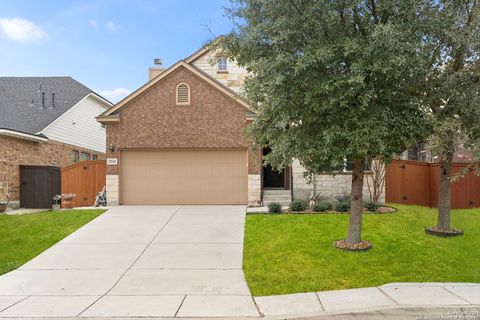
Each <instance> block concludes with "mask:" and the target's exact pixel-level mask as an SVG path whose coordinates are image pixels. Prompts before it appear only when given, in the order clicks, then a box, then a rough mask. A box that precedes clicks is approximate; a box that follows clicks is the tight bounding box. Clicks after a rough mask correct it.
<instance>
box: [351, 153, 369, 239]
mask: <svg viewBox="0 0 480 320" xmlns="http://www.w3.org/2000/svg"><path fill="white" fill-rule="evenodd" d="M364 169H365V160H363V159H356V160H355V161H354V162H353V172H352V192H351V198H352V204H351V206H350V220H349V226H348V235H347V243H348V244H355V243H359V242H360V241H362V212H363V203H362V202H363V201H362V200H363V176H364Z"/></svg>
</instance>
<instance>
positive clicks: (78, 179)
mask: <svg viewBox="0 0 480 320" xmlns="http://www.w3.org/2000/svg"><path fill="white" fill-rule="evenodd" d="M106 169H107V165H106V162H105V160H89V161H82V162H80V163H76V164H72V165H70V166H68V167H64V168H62V194H75V198H74V201H73V202H74V206H75V207H85V206H92V205H93V204H94V203H95V196H96V194H97V193H98V192H101V191H102V189H103V187H104V186H105V179H106V176H105V175H106Z"/></svg>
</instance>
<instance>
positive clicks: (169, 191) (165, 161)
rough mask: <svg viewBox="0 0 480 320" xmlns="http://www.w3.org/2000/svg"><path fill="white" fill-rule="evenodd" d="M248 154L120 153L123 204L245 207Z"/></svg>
mask: <svg viewBox="0 0 480 320" xmlns="http://www.w3.org/2000/svg"><path fill="white" fill-rule="evenodd" d="M247 179H248V171H247V152H246V150H221V151H219V150H214V151H205V150H182V151H179V150H168V151H167V150H142V151H133V150H127V151H121V158H120V201H121V203H122V204H246V203H247V185H248V182H247Z"/></svg>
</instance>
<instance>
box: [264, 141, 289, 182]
mask: <svg viewBox="0 0 480 320" xmlns="http://www.w3.org/2000/svg"><path fill="white" fill-rule="evenodd" d="M268 153H270V149H269V148H264V149H263V155H264V156H265V155H267V154H268ZM285 186H286V184H285V170H281V171H277V170H276V169H274V168H272V166H270V165H269V164H266V165H264V167H263V187H264V188H272V189H286V188H285Z"/></svg>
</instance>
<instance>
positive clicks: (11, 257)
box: [0, 210, 105, 274]
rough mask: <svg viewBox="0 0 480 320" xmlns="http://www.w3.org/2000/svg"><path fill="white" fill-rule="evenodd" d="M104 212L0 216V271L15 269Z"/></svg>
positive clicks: (67, 211)
mask: <svg viewBox="0 0 480 320" xmlns="http://www.w3.org/2000/svg"><path fill="white" fill-rule="evenodd" d="M104 211H105V210H65V211H54V212H39V213H33V214H25V215H12V216H7V215H0V274H3V273H6V272H9V271H11V270H13V269H16V268H18V267H19V266H21V265H22V264H24V263H25V262H27V261H29V260H30V259H32V258H34V257H35V256H37V255H38V254H39V253H41V252H43V251H45V250H46V249H47V248H49V247H51V246H52V245H54V244H55V243H56V242H58V241H60V240H62V239H63V238H65V237H66V236H68V235H69V234H70V233H72V232H73V231H75V230H77V229H78V228H80V227H81V226H83V225H84V224H86V223H87V222H89V221H91V220H93V219H94V218H95V217H97V216H99V215H100V214H102V213H103V212H104Z"/></svg>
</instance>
